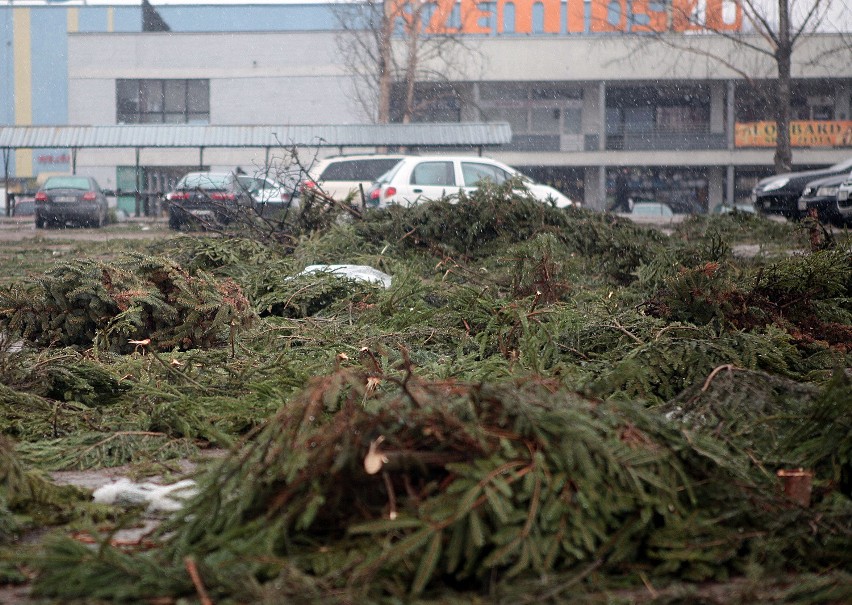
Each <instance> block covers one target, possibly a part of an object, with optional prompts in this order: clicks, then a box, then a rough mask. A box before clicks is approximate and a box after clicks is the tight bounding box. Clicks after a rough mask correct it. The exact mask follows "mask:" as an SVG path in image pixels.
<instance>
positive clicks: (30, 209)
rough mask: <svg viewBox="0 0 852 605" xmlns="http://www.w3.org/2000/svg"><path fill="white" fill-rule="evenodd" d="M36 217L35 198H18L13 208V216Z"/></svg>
mask: <svg viewBox="0 0 852 605" xmlns="http://www.w3.org/2000/svg"><path fill="white" fill-rule="evenodd" d="M33 215H35V198H34V197H31V196H26V197H16V198H15V203H14V205H13V206H12V216H33Z"/></svg>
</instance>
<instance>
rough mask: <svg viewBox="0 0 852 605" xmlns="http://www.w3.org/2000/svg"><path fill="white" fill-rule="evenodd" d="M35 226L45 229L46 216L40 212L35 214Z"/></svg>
mask: <svg viewBox="0 0 852 605" xmlns="http://www.w3.org/2000/svg"><path fill="white" fill-rule="evenodd" d="M35 228H36V229H44V217H43V216H42V215H40V214H36V215H35Z"/></svg>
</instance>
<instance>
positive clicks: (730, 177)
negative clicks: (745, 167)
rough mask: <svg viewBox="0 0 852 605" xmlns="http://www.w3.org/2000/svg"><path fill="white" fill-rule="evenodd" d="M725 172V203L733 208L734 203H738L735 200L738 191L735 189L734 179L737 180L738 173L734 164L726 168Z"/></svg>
mask: <svg viewBox="0 0 852 605" xmlns="http://www.w3.org/2000/svg"><path fill="white" fill-rule="evenodd" d="M725 172H726V173H727V175H726V178H725V202H726V203H727V204H728V205H729V206H733V205H734V203H736V201H737V200H735V199H734V196H735V195H736V193H735V191H736V189H735V188H734V183H735V180H734V179H735V178H736V172H735V169H734V166H733V164H729V165H728V166H726V167H725Z"/></svg>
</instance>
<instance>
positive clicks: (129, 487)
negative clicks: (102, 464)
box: [92, 478, 196, 512]
mask: <svg viewBox="0 0 852 605" xmlns="http://www.w3.org/2000/svg"><path fill="white" fill-rule="evenodd" d="M195 493H196V485H195V481H193V480H191V479H184V480H183V481H178V482H177V483H172V484H171V485H158V484H156V483H134V482H133V481H131V480H130V479H124V478H122V479H119V480H118V481H115V482H113V483H108V484H107V485H104V486H102V487H99V488H98V489H96V490H95V491H94V492H93V493H92V499H93V500H94V501H95V502H98V503H100V504H117V505H124V506H137V505H141V504H147V505H148V511H149V512H154V511H166V512H169V511H176V510H179V509H180V508H181V506H183V501H184V500H185V499H186V498H189V497H191V496H193V495H195Z"/></svg>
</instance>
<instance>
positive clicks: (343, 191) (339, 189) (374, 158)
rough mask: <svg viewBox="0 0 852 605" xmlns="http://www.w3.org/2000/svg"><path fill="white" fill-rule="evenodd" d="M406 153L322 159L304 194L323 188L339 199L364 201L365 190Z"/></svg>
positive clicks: (311, 172) (310, 174)
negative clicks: (362, 196)
mask: <svg viewBox="0 0 852 605" xmlns="http://www.w3.org/2000/svg"><path fill="white" fill-rule="evenodd" d="M404 157H405V156H404V155H401V154H390V155H379V154H375V155H343V156H335V157H330V158H324V159H321V160H318V161H317V162H316V163H315V164H314V165H313V166H311V167H310V168H309V169H308V170H307V173H308V178H307V179H306V180H305V181H304V182H303V183H302V193H307V192H310V191H311V190H312V189H319V190H320V191H322V192H323V193H324V194H325V195H328V196H330V197H332V198H334V199H336V200H339V201H344V200H352V201H354V202H356V203H358V204H360V202H361V191H362V189H363V191H364V192H366V191H367V189H369V188H370V185H372V184H373V182H374V181H376V179H378V178H379V177H380V176H381V175H383V174H384V173H386V172H387V171H388V170H390V169H391V168H393V167H394V166H395V165H396V164H397V163H398V162H399V161H400V160H401V159H402V158H404Z"/></svg>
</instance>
